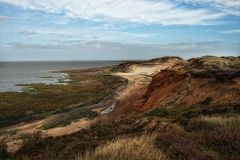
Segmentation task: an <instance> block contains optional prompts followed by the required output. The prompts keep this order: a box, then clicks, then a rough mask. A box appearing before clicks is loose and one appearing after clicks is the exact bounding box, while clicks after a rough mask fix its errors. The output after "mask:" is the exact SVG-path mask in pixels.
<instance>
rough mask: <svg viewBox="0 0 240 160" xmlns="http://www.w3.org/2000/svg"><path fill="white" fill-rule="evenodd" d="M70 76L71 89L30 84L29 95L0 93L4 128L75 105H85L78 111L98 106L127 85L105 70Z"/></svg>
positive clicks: (0, 114)
mask: <svg viewBox="0 0 240 160" xmlns="http://www.w3.org/2000/svg"><path fill="white" fill-rule="evenodd" d="M67 73H68V75H69V77H70V78H71V80H72V81H71V82H69V85H45V84H29V85H28V86H27V87H29V88H30V89H29V90H27V89H26V87H25V90H26V91H27V92H20V93H19V92H2V93H0V127H6V126H9V125H13V124H16V123H19V122H21V121H22V120H23V119H24V118H25V117H31V118H29V119H31V120H32V119H34V118H35V119H37V118H39V117H40V118H43V117H44V116H48V115H49V114H55V113H54V111H59V109H60V110H61V111H64V110H65V108H68V106H71V105H74V104H79V103H81V105H80V106H77V107H81V106H87V105H91V104H95V103H97V102H99V101H101V100H102V99H104V98H105V97H107V96H111V95H112V94H113V92H114V90H115V89H116V88H117V87H119V86H120V85H122V84H123V83H125V81H124V80H123V79H121V78H120V77H117V76H111V75H107V74H106V73H105V71H103V70H99V71H94V70H91V71H67ZM32 91H34V94H33V92H32ZM68 109H71V108H68ZM35 115H37V116H35Z"/></svg>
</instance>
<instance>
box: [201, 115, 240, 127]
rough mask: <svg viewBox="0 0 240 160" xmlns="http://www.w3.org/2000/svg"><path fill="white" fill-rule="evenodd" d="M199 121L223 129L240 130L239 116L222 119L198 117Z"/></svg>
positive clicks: (220, 117)
mask: <svg viewBox="0 0 240 160" xmlns="http://www.w3.org/2000/svg"><path fill="white" fill-rule="evenodd" d="M200 121H203V122H207V123H211V124H214V125H221V126H223V127H225V128H229V129H234V130H240V117H239V116H231V117H223V116H202V117H200Z"/></svg>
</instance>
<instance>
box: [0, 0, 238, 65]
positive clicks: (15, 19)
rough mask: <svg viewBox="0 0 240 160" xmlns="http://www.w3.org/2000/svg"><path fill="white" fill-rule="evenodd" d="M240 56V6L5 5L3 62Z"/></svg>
mask: <svg viewBox="0 0 240 160" xmlns="http://www.w3.org/2000/svg"><path fill="white" fill-rule="evenodd" d="M203 55H216V56H240V0H0V61H45V60H46V61H48V60H50V61H51V60H142V59H151V58H157V57H162V56H180V57H182V58H192V57H199V56H203Z"/></svg>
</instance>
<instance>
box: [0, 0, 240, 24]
mask: <svg viewBox="0 0 240 160" xmlns="http://www.w3.org/2000/svg"><path fill="white" fill-rule="evenodd" d="M178 1H179V2H188V3H193V2H194V3H203V1H200V0H197V1H196V2H195V1H193V0H185V1H183V0H182V1H180V0H178ZM208 1H209V2H210V0H208ZM219 1H220V0H219ZM0 2H4V3H8V4H12V5H16V6H20V7H22V8H24V9H30V10H38V11H43V12H48V13H54V14H64V15H65V16H67V17H69V18H82V19H88V20H94V21H108V20H111V21H112V20H116V21H119V20H120V21H126V22H131V23H143V24H161V25H173V24H180V25H182V24H185V25H197V24H205V23H209V22H211V21H212V20H215V19H218V18H220V17H222V16H224V15H225V14H224V13H218V12H212V11H211V10H208V9H204V8H199V9H191V8H186V7H180V6H179V5H178V3H176V2H174V1H171V0H161V1H156V0H127V1H122V0H94V1H93V0H84V1H77V0H48V1H46V0H34V1H33V0H0ZM222 3H224V2H222ZM222 3H219V4H222ZM216 4H218V3H216ZM235 4H237V5H238V3H234V2H233V1H232V3H227V6H229V7H231V6H233V5H235ZM238 6H239V5H238Z"/></svg>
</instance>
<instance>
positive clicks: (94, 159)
mask: <svg viewBox="0 0 240 160" xmlns="http://www.w3.org/2000/svg"><path fill="white" fill-rule="evenodd" d="M155 139H156V136H155V135H151V136H149V135H143V136H140V137H133V138H124V137H118V138H116V139H114V140H112V141H110V142H108V143H106V144H104V145H100V146H98V147H97V148H96V149H95V151H94V152H87V153H86V154H85V156H84V157H78V158H77V160H130V159H131V160H166V159H167V158H166V156H165V155H164V154H163V153H161V152H160V151H159V150H158V149H157V148H156V147H155V146H154V141H155Z"/></svg>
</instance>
